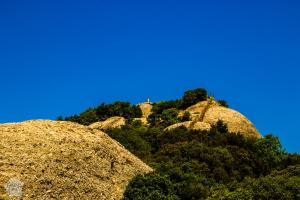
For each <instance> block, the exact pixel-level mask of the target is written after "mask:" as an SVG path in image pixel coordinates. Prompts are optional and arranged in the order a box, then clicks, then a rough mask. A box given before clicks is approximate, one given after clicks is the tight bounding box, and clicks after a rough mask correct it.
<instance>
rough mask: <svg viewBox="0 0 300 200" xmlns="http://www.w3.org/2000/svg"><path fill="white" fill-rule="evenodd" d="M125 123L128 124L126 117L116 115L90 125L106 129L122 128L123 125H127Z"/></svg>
mask: <svg viewBox="0 0 300 200" xmlns="http://www.w3.org/2000/svg"><path fill="white" fill-rule="evenodd" d="M125 124H126V120H125V118H124V117H117V116H116V117H111V118H108V119H107V120H105V121H101V122H96V123H93V124H91V125H90V126H89V127H90V128H94V129H98V130H103V131H105V130H109V129H114V128H121V127H122V126H125Z"/></svg>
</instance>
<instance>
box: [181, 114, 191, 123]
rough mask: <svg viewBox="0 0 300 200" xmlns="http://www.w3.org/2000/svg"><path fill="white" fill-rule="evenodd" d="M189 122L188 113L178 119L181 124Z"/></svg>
mask: <svg viewBox="0 0 300 200" xmlns="http://www.w3.org/2000/svg"><path fill="white" fill-rule="evenodd" d="M190 120H191V114H190V113H189V112H184V113H183V115H182V117H180V121H181V122H186V121H190Z"/></svg>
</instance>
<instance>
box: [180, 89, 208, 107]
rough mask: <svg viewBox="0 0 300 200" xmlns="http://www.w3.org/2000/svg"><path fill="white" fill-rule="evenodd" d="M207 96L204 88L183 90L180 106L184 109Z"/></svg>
mask: <svg viewBox="0 0 300 200" xmlns="http://www.w3.org/2000/svg"><path fill="white" fill-rule="evenodd" d="M207 98H208V95H207V91H206V90H205V89H204V88H198V89H195V90H189V91H187V92H185V93H184V96H183V97H182V104H181V108H182V109H186V108H188V107H190V106H192V105H194V104H196V103H198V102H200V101H205V100H207Z"/></svg>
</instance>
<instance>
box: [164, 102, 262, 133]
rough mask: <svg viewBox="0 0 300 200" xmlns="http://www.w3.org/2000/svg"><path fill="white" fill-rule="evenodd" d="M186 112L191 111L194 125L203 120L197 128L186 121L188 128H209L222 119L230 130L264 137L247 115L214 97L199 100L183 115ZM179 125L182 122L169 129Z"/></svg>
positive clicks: (185, 124) (184, 124)
mask: <svg viewBox="0 0 300 200" xmlns="http://www.w3.org/2000/svg"><path fill="white" fill-rule="evenodd" d="M184 112H189V113H190V115H191V118H192V121H193V123H191V124H192V125H194V124H197V123H198V122H201V126H198V127H197V128H196V127H195V126H191V124H190V123H187V122H184V123H183V124H182V125H183V126H185V127H187V128H191V129H203V130H207V127H208V126H212V125H214V124H215V123H217V122H218V121H219V120H222V121H223V122H224V123H226V124H227V126H228V129H229V131H230V132H234V133H237V132H239V133H241V134H244V135H246V136H250V137H256V138H261V137H262V136H261V134H260V133H259V132H258V131H257V129H256V128H255V126H254V125H253V124H252V123H251V122H250V120H248V119H247V118H246V117H245V116H243V115H242V114H241V113H239V112H237V111H235V110H232V109H230V108H225V107H223V106H220V105H219V104H218V103H217V102H215V101H214V100H213V99H209V100H208V101H202V102H199V103H197V104H195V105H193V106H191V107H189V108H187V109H186V110H185V111H182V112H181V115H182V114H183V113H184ZM205 124H206V125H205ZM178 125H180V124H175V125H172V126H170V127H168V128H167V129H172V128H176V127H178ZM202 127H204V128H202Z"/></svg>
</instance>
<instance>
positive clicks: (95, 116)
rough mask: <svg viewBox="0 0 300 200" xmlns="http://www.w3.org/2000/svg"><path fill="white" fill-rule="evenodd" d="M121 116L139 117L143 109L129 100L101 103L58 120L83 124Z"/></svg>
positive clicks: (128, 117) (127, 117)
mask: <svg viewBox="0 0 300 200" xmlns="http://www.w3.org/2000/svg"><path fill="white" fill-rule="evenodd" d="M114 116H120V117H124V118H125V119H132V118H139V117H141V116H142V111H141V109H140V107H139V106H136V105H132V104H130V103H128V102H120V101H118V102H115V103H112V104H104V103H103V104H101V105H99V106H98V107H96V108H89V109H87V110H86V111H84V112H82V113H80V114H79V115H73V116H70V117H66V118H63V117H58V120H65V121H71V122H76V123H79V124H82V125H90V124H92V123H94V122H98V121H104V120H106V119H108V118H110V117H114Z"/></svg>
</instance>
